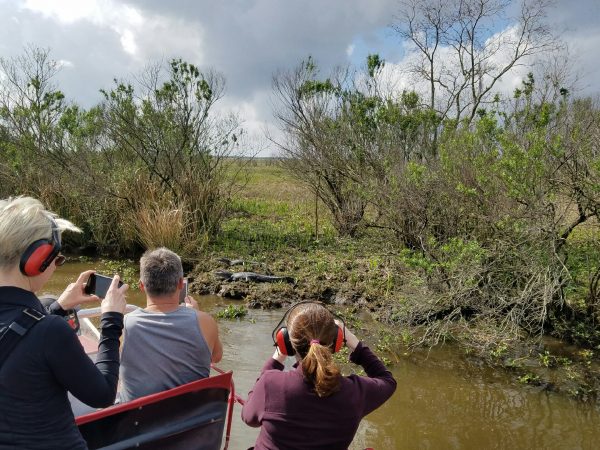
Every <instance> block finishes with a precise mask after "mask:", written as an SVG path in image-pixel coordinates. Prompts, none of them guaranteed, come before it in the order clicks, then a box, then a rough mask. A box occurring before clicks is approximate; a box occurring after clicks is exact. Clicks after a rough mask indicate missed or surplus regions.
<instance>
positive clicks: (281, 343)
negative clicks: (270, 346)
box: [275, 327, 296, 356]
mask: <svg viewBox="0 0 600 450" xmlns="http://www.w3.org/2000/svg"><path fill="white" fill-rule="evenodd" d="M275 343H276V344H277V348H278V349H279V353H281V354H284V355H288V356H294V355H295V354H296V351H295V350H294V347H292V342H291V341H290V335H289V333H288V330H287V328H286V327H282V328H280V329H279V330H277V333H276V334H275Z"/></svg>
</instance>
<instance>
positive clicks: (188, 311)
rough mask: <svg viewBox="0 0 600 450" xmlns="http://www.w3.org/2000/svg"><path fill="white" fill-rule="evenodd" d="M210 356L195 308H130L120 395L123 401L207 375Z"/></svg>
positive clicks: (124, 340) (125, 335) (125, 336)
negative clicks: (153, 311) (153, 309)
mask: <svg viewBox="0 0 600 450" xmlns="http://www.w3.org/2000/svg"><path fill="white" fill-rule="evenodd" d="M210 358H211V354H210V349H209V348H208V345H207V343H206V340H205V339H204V336H203V335H202V332H201V331H200V326H199V325H198V318H197V315H196V311H195V310H194V309H192V308H186V307H185V306H181V307H179V308H178V309H176V310H175V311H172V312H169V313H150V312H147V311H146V310H144V309H138V310H136V311H133V312H131V313H129V314H127V315H126V316H125V328H124V330H123V350H122V353H121V368H120V381H121V389H120V395H119V398H120V399H121V402H126V401H130V400H133V399H136V398H138V397H143V396H144V395H148V394H153V393H156V392H160V391H164V390H166V389H170V388H173V387H176V386H180V385H182V384H185V383H189V382H190V381H195V380H199V379H200V378H206V377H208V375H209V373H210Z"/></svg>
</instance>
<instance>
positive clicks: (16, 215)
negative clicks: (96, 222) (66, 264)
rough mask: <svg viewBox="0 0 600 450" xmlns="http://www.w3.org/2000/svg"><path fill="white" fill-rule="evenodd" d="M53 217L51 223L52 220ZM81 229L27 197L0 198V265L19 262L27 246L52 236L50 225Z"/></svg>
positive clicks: (66, 228)
mask: <svg viewBox="0 0 600 450" xmlns="http://www.w3.org/2000/svg"><path fill="white" fill-rule="evenodd" d="M53 221H54V223H52V222H53ZM54 226H55V227H56V228H57V229H58V230H57V231H58V232H59V233H62V232H63V231H65V230H69V231H74V232H77V233H79V232H81V230H80V229H79V228H77V227H76V226H75V225H73V224H72V223H71V222H69V221H68V220H65V219H60V218H59V217H58V216H57V215H56V214H54V213H53V212H50V211H48V210H46V208H44V205H42V203H41V202H40V201H39V200H36V199H35V198H31V197H22V196H21V197H9V198H7V199H4V200H0V267H10V266H13V265H15V264H18V263H19V260H20V258H21V255H22V254H23V252H25V250H26V249H27V247H29V246H30V245H31V244H32V243H33V242H35V241H37V240H39V239H48V240H50V239H51V238H52V228H53V227H54Z"/></svg>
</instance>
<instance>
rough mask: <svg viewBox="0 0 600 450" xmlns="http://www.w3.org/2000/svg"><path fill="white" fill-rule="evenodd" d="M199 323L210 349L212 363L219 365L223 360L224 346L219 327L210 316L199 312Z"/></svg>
mask: <svg viewBox="0 0 600 450" xmlns="http://www.w3.org/2000/svg"><path fill="white" fill-rule="evenodd" d="M198 323H199V324H200V330H202V334H203V335H204V339H205V340H206V343H207V344H208V348H210V354H211V358H210V360H211V362H214V363H218V362H219V361H221V358H223V344H221V340H220V339H219V327H218V326H217V322H216V320H215V319H213V318H212V316H211V315H210V314H207V313H205V312H202V311H198Z"/></svg>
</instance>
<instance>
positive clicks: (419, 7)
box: [393, 0, 559, 122]
mask: <svg viewBox="0 0 600 450" xmlns="http://www.w3.org/2000/svg"><path fill="white" fill-rule="evenodd" d="M513 3H514V2H512V1H511V0H451V1H446V0H405V1H403V2H402V4H401V8H400V14H399V16H398V17H397V21H396V23H395V24H394V25H393V29H394V30H395V31H396V32H397V33H398V34H399V35H400V36H401V37H402V38H404V39H407V40H409V41H410V42H411V43H412V44H413V50H412V58H409V60H412V61H413V62H412V63H411V64H410V66H409V68H408V71H409V73H412V74H413V75H415V76H416V77H417V78H418V79H420V80H424V81H425V82H426V83H427V89H428V90H429V105H428V106H429V107H430V108H431V109H432V110H435V111H436V112H437V113H438V114H439V115H440V116H441V118H442V119H444V118H452V119H456V120H457V121H458V120H460V119H463V118H465V119H466V120H467V121H468V122H471V121H472V120H473V118H474V117H475V114H476V113H477V110H478V109H479V108H481V107H483V106H484V105H486V104H487V103H489V102H490V101H492V98H493V93H494V88H495V86H496V85H497V84H498V82H499V81H500V80H501V79H502V77H503V76H505V75H506V74H507V73H509V72H510V71H511V70H513V69H514V68H516V67H517V66H519V65H522V64H527V63H528V62H530V61H528V59H529V58H531V57H534V56H536V55H539V54H541V53H545V52H549V51H552V50H555V49H557V48H558V47H559V44H558V41H557V39H556V38H555V36H554V35H553V34H552V33H551V30H550V27H549V26H548V25H547V24H546V23H545V21H544V20H545V15H546V11H547V9H548V8H549V6H550V4H551V2H550V1H549V0H522V1H521V2H520V5H519V8H518V12H517V14H516V15H515V16H514V17H508V15H507V13H508V11H509V10H510V9H511V6H512V4H513ZM507 23H508V24H509V27H508V28H505V29H504V30H503V31H501V32H499V31H498V30H499V28H500V27H505V25H506V24H507Z"/></svg>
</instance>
